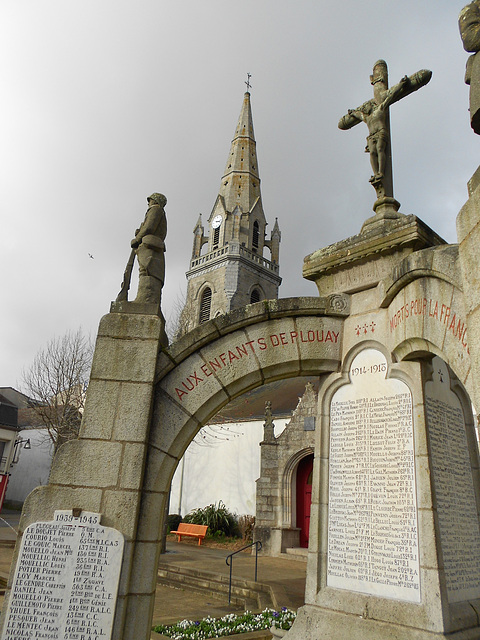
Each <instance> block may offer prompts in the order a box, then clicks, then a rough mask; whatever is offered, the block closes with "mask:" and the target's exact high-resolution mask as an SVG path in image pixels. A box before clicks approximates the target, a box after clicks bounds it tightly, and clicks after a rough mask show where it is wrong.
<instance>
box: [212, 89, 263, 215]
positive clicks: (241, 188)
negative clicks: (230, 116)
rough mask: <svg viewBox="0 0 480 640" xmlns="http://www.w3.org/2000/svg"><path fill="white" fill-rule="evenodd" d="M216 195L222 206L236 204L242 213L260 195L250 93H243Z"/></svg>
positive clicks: (231, 209)
mask: <svg viewBox="0 0 480 640" xmlns="http://www.w3.org/2000/svg"><path fill="white" fill-rule="evenodd" d="M219 195H220V196H221V197H222V198H223V201H224V204H225V209H226V210H227V211H233V210H234V208H235V207H236V206H239V207H240V208H241V210H242V213H247V212H248V211H251V209H252V208H253V206H254V205H255V203H256V201H257V200H258V198H260V177H259V173H258V162H257V150H256V142H255V134H254V132H253V118H252V107H251V104H250V93H248V91H247V93H245V95H244V98H243V105H242V110H241V112H240V117H239V119H238V124H237V128H236V130H235V135H234V138H233V140H232V145H231V148H230V153H229V155H228V159H227V163H226V165H225V171H224V174H223V177H222V183H221V186H220V192H219Z"/></svg>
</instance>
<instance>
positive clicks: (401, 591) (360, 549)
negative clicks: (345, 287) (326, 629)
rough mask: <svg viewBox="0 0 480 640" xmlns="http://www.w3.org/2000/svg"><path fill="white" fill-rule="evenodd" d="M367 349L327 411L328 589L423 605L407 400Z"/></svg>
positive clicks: (403, 390)
mask: <svg viewBox="0 0 480 640" xmlns="http://www.w3.org/2000/svg"><path fill="white" fill-rule="evenodd" d="M386 373H387V362H386V360H385V357H384V356H383V354H382V353H381V352H379V351H377V350H376V349H365V350H364V351H362V352H361V353H360V354H359V355H358V356H357V357H356V358H355V359H354V361H353V362H352V366H351V368H350V380H351V383H350V384H347V385H344V386H343V387H341V388H340V389H339V390H338V391H336V392H335V394H334V396H333V398H332V402H331V407H330V461H329V463H330V472H329V505H328V565H327V586H329V587H334V588H337V589H348V590H350V591H358V592H360V593H365V594H371V595H377V596H382V597H386V598H395V599H397V600H405V601H407V602H420V577H419V559H418V537H417V503H416V495H415V460H414V446H413V420H412V398H411V393H410V390H409V388H408V387H407V385H406V384H405V383H403V382H402V381H400V380H396V379H393V378H389V379H386V378H385V376H386Z"/></svg>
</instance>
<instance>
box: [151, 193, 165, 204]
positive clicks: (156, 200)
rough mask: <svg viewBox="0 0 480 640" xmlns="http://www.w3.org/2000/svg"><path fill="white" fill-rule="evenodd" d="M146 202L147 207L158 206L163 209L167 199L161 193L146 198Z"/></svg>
mask: <svg viewBox="0 0 480 640" xmlns="http://www.w3.org/2000/svg"><path fill="white" fill-rule="evenodd" d="M147 202H148V204H149V205H151V204H158V205H160V206H161V207H164V206H165V205H166V204H167V199H166V197H165V196H164V195H163V193H152V195H151V196H148V198H147Z"/></svg>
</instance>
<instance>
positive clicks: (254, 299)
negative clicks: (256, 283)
mask: <svg viewBox="0 0 480 640" xmlns="http://www.w3.org/2000/svg"><path fill="white" fill-rule="evenodd" d="M255 302H260V291H259V290H258V289H254V290H253V291H252V293H251V294H250V304H255Z"/></svg>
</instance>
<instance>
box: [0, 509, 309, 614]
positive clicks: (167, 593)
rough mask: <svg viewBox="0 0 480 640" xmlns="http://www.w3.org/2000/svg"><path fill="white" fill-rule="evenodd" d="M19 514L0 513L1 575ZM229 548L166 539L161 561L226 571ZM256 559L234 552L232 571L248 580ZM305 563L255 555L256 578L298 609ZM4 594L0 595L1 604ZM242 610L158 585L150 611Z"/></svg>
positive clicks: (281, 603) (283, 603)
mask: <svg viewBox="0 0 480 640" xmlns="http://www.w3.org/2000/svg"><path fill="white" fill-rule="evenodd" d="M19 519H20V514H19V513H18V512H11V511H7V510H3V511H2V513H1V514H0V576H5V577H8V573H9V571H10V564H11V560H12V555H13V543H14V542H15V539H16V533H15V531H14V530H12V528H11V527H13V528H15V527H17V526H18V522H19ZM227 555H228V551H225V550H224V549H209V548H206V547H203V546H201V547H199V546H197V545H193V544H188V542H186V543H184V542H181V543H177V542H168V543H167V553H166V554H165V555H163V556H162V560H161V561H162V563H167V564H172V565H179V566H182V567H192V568H197V569H201V570H204V571H210V572H214V573H218V574H220V573H224V574H228V572H229V568H228V566H227V565H226V563H225V558H226V556H227ZM254 563H255V559H254V557H252V556H251V555H250V554H247V553H241V554H238V555H237V556H235V558H234V563H233V575H234V576H238V577H240V578H245V579H247V580H253V578H254V567H255V565H254ZM305 570H306V564H305V563H303V562H299V561H296V560H284V559H280V558H263V557H260V558H259V559H258V581H259V582H262V583H266V584H269V585H270V586H271V587H272V589H273V591H274V593H275V596H276V599H277V602H278V604H279V606H285V607H289V608H291V609H297V608H298V607H300V606H302V604H303V596H304V591H305ZM2 604H3V596H0V607H1V606H2ZM239 610H241V609H240V608H239V607H238V606H234V605H229V604H228V598H227V597H223V596H222V597H218V598H217V597H213V596H210V595H203V594H200V593H194V592H191V591H185V590H183V589H174V588H170V587H163V586H158V587H157V592H156V597H155V609H154V614H153V623H154V624H168V623H171V622H176V621H178V620H183V619H185V618H189V619H193V620H199V619H201V618H204V617H205V616H207V615H210V616H213V617H220V616H223V615H225V614H226V613H230V612H232V611H239Z"/></svg>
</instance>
